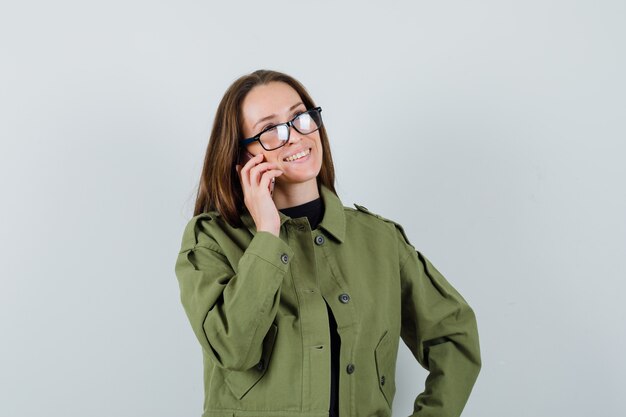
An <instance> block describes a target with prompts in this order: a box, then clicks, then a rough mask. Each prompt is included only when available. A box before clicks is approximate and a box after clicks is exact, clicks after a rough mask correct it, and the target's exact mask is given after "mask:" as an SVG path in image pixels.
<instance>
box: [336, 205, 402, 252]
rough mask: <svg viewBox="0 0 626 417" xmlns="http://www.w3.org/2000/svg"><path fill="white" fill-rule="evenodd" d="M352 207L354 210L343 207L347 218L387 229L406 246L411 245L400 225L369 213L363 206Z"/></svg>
mask: <svg viewBox="0 0 626 417" xmlns="http://www.w3.org/2000/svg"><path fill="white" fill-rule="evenodd" d="M354 207H355V208H354V209H353V208H351V207H344V209H345V212H346V216H347V217H353V218H355V219H357V220H359V221H364V222H368V223H370V224H372V225H375V226H378V227H381V228H384V229H388V230H389V229H390V230H392V231H393V232H394V233H395V234H398V233H399V234H400V236H401V237H402V239H403V240H404V241H405V242H406V243H407V244H409V245H410V244H411V243H410V242H409V239H408V237H407V236H406V233H405V232H404V228H403V227H402V225H401V224H400V223H398V222H396V221H393V220H390V219H388V218H386V217H383V216H381V215H380V214H377V213H374V212H372V211H370V210H369V209H367V208H366V207H365V206H362V205H360V204H354Z"/></svg>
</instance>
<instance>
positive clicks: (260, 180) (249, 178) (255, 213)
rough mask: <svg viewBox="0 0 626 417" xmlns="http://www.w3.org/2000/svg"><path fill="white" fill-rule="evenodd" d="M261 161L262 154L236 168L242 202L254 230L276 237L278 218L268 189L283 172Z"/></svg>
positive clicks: (273, 165) (278, 225) (278, 226)
mask: <svg viewBox="0 0 626 417" xmlns="http://www.w3.org/2000/svg"><path fill="white" fill-rule="evenodd" d="M261 161H263V154H258V155H256V156H254V157H252V158H251V159H250V160H249V161H248V162H246V164H245V165H244V166H243V167H241V165H237V166H236V169H237V173H238V174H239V180H240V181H241V188H242V189H243V201H244V203H245V205H246V207H247V208H248V211H249V212H250V215H251V216H252V218H253V219H254V224H255V225H256V229H257V230H258V231H265V232H270V233H272V234H273V235H275V236H278V233H279V231H280V216H279V214H278V209H277V208H276V204H274V200H272V195H271V192H270V188H271V187H272V186H273V181H274V178H276V177H278V176H280V175H281V174H282V173H283V172H282V171H280V170H278V169H276V167H277V165H276V164H274V163H271V162H261Z"/></svg>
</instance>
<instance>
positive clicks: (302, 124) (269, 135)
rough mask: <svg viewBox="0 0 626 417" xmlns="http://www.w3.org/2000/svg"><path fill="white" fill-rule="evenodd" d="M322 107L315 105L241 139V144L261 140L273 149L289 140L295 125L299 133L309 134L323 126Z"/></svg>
mask: <svg viewBox="0 0 626 417" xmlns="http://www.w3.org/2000/svg"><path fill="white" fill-rule="evenodd" d="M321 113H322V108H321V107H315V108H313V109H310V110H307V111H305V112H304V113H300V114H298V115H296V117H294V118H293V119H291V120H290V121H288V122H286V123H280V124H277V125H274V126H269V127H267V128H266V129H263V130H262V131H261V133H259V134H258V135H256V136H253V137H251V138H248V139H240V140H239V144H240V145H241V146H246V145H248V144H250V143H252V142H255V141H257V140H258V141H259V143H260V144H261V146H262V147H263V149H265V150H266V151H273V150H274V149H278V148H280V147H281V146H284V145H285V144H286V143H287V142H288V141H289V133H290V132H291V129H289V127H293V128H294V129H296V131H297V132H298V133H301V134H303V135H308V134H310V133H313V132H315V131H316V130H318V129H319V128H320V127H322V114H321Z"/></svg>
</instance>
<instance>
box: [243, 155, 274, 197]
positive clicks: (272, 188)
mask: <svg viewBox="0 0 626 417" xmlns="http://www.w3.org/2000/svg"><path fill="white" fill-rule="evenodd" d="M254 156H255V155H252V154H251V153H250V152H248V151H247V150H246V151H245V152H244V153H243V154H242V155H241V161H240V163H241V166H244V165H245V164H246V163H248V161H249V160H250V159H252V158H254ZM275 182H276V179H275V178H272V180H271V181H270V185H269V190H270V195H274V183H275Z"/></svg>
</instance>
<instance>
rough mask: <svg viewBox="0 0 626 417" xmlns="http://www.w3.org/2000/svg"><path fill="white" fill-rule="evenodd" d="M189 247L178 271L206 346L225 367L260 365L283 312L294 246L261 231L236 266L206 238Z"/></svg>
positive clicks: (191, 316)
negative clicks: (283, 291) (283, 286)
mask: <svg viewBox="0 0 626 417" xmlns="http://www.w3.org/2000/svg"><path fill="white" fill-rule="evenodd" d="M188 229H189V228H188ZM186 233H187V231H186ZM189 246H190V247H185V245H184V244H183V248H182V249H181V251H180V253H179V254H178V258H177V260H176V267H175V270H176V276H177V278H178V283H179V286H180V298H181V301H182V304H183V307H184V309H185V312H186V313H187V317H188V318H189V321H190V322H191V327H192V328H193V331H194V333H195V334H196V337H197V338H198V340H199V341H200V344H201V345H202V348H203V349H204V351H205V352H206V353H207V354H208V356H209V357H210V358H211V359H212V360H214V361H215V363H216V364H217V365H218V366H220V367H222V368H226V369H229V370H246V369H249V368H251V367H253V366H255V365H256V364H257V363H258V362H259V360H260V358H261V355H262V346H263V339H264V337H265V335H266V334H267V333H268V330H269V329H270V326H271V324H272V322H273V321H274V318H275V317H276V312H277V311H278V306H279V302H280V289H281V284H282V281H283V277H284V276H285V274H286V272H287V270H288V264H289V262H290V261H291V257H292V255H293V252H292V250H291V249H290V248H289V246H287V244H286V243H285V242H283V241H282V240H281V239H279V238H278V237H276V236H274V235H272V234H271V233H268V232H257V233H256V235H255V236H254V238H253V239H252V241H251V243H250V245H249V246H248V248H247V249H246V251H245V252H244V254H243V256H242V257H241V258H240V260H239V262H238V264H237V265H231V264H230V263H229V261H228V259H227V258H226V256H225V255H224V253H223V251H222V249H221V248H220V247H219V246H218V245H217V244H215V243H211V242H210V241H208V240H207V239H203V241H202V243H199V244H194V245H189Z"/></svg>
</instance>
